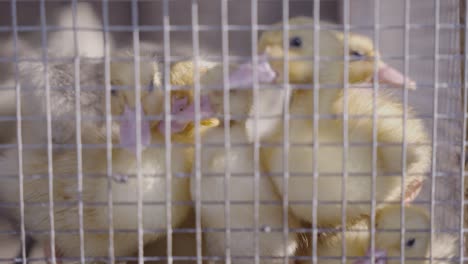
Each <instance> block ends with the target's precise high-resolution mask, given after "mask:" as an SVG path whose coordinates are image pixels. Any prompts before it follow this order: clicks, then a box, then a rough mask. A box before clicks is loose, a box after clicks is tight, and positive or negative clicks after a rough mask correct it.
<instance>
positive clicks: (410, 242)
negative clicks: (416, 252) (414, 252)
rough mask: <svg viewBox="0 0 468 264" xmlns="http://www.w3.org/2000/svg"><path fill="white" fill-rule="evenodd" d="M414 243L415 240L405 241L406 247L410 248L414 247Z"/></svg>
mask: <svg viewBox="0 0 468 264" xmlns="http://www.w3.org/2000/svg"><path fill="white" fill-rule="evenodd" d="M414 243H416V239H415V238H410V239H408V240H407V241H406V246H407V247H412V246H414Z"/></svg>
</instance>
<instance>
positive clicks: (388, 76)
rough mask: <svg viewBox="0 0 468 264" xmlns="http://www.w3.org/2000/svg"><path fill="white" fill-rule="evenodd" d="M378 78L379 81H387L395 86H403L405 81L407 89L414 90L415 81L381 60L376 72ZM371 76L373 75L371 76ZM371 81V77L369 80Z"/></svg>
mask: <svg viewBox="0 0 468 264" xmlns="http://www.w3.org/2000/svg"><path fill="white" fill-rule="evenodd" d="M377 75H378V78H379V79H378V80H379V82H381V83H387V84H391V85H395V86H399V87H400V86H403V85H405V81H406V83H407V86H408V89H411V90H416V82H415V81H413V80H412V79H410V78H408V77H405V76H404V75H403V74H402V73H401V72H400V71H398V70H397V69H395V68H393V67H391V66H389V65H387V64H385V63H383V62H381V63H380V66H379V69H378V72H377ZM372 78H373V77H372ZM371 81H373V79H372V80H371Z"/></svg>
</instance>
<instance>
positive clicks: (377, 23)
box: [370, 0, 385, 263]
mask: <svg viewBox="0 0 468 264" xmlns="http://www.w3.org/2000/svg"><path fill="white" fill-rule="evenodd" d="M374 49H375V53H376V54H379V51H380V0H375V1H374ZM379 59H380V58H379V57H377V56H376V57H375V58H374V78H373V80H374V82H373V96H372V179H371V217H370V233H371V236H370V238H371V239H370V252H371V256H370V257H371V262H372V263H374V261H375V207H376V196H375V188H376V180H377V168H378V167H377V155H378V152H377V145H378V137H377V135H378V134H377V124H378V116H377V98H378V96H379V76H378V71H379ZM384 118H385V117H384Z"/></svg>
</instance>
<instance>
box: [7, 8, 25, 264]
mask: <svg viewBox="0 0 468 264" xmlns="http://www.w3.org/2000/svg"><path fill="white" fill-rule="evenodd" d="M10 4H11V25H12V29H13V57H14V61H15V73H14V74H15V90H16V140H17V144H18V179H19V198H20V204H19V206H20V231H21V234H20V236H21V257H22V262H23V264H26V263H27V257H28V256H27V253H26V228H25V226H24V220H25V219H24V173H23V132H22V122H23V121H22V117H21V114H22V113H21V85H20V83H19V65H18V63H19V60H18V18H17V11H16V0H11V2H10Z"/></svg>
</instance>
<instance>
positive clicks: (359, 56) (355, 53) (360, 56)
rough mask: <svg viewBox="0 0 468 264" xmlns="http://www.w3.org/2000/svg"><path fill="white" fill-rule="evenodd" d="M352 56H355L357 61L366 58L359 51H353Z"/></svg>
mask: <svg viewBox="0 0 468 264" xmlns="http://www.w3.org/2000/svg"><path fill="white" fill-rule="evenodd" d="M350 53H351V56H353V57H354V58H355V59H358V60H360V59H363V58H364V54H362V53H360V52H359V51H351V52H350Z"/></svg>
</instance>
